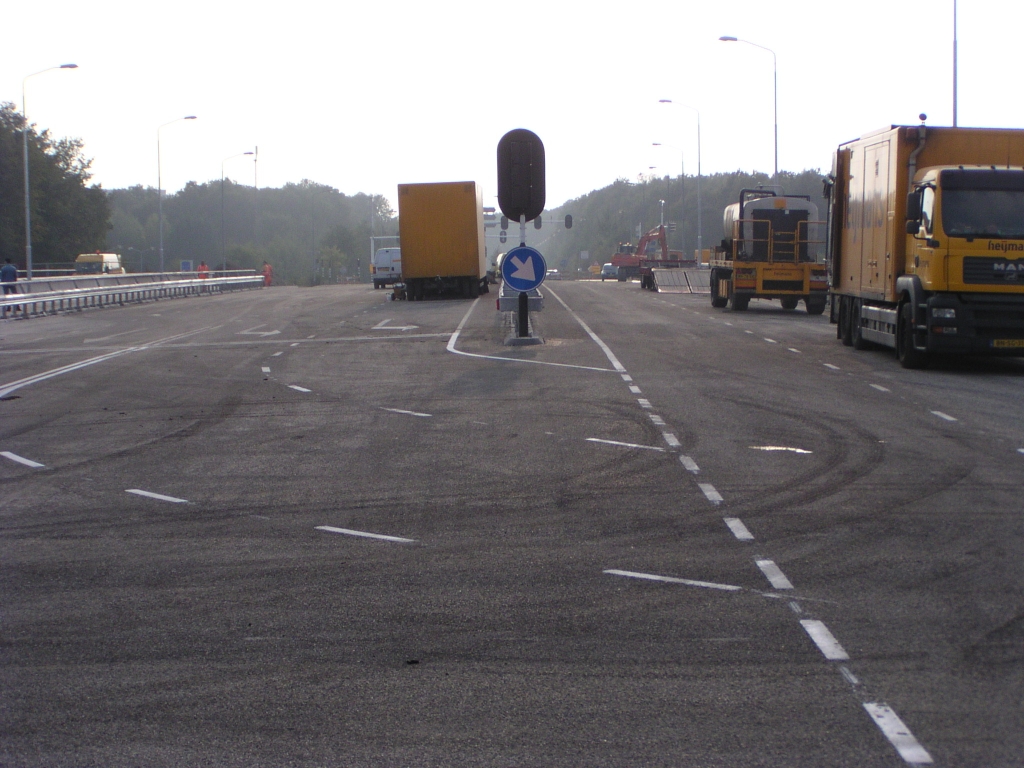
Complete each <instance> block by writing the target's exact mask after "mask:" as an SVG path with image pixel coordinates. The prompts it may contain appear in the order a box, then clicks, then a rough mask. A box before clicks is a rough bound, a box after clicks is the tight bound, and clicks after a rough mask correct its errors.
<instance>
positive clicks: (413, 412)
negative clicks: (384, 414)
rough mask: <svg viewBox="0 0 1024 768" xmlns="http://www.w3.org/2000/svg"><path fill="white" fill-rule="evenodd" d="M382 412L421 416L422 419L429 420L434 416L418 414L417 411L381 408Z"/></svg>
mask: <svg viewBox="0 0 1024 768" xmlns="http://www.w3.org/2000/svg"><path fill="white" fill-rule="evenodd" d="M381 410H382V411H389V412H391V413H404V414H405V415H406V416H419V417H420V418H424V419H429V418H430V417H431V416H433V414H432V413H418V412H417V411H406V410H404V409H403V408H381Z"/></svg>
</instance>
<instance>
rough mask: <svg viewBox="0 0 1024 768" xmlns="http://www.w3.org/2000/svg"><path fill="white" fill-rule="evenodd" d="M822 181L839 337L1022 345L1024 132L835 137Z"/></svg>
mask: <svg viewBox="0 0 1024 768" xmlns="http://www.w3.org/2000/svg"><path fill="white" fill-rule="evenodd" d="M923 119H924V116H923V115H922V120H923ZM826 186H827V188H828V190H829V202H830V204H829V234H828V258H829V264H830V267H831V272H832V275H831V289H832V297H833V300H832V309H831V312H830V320H831V322H833V323H835V324H836V335H837V337H838V338H839V339H840V340H842V342H843V344H845V345H847V346H853V347H854V348H856V349H864V348H866V347H869V346H871V345H872V344H880V345H882V346H885V347H891V348H892V349H894V350H895V353H896V357H897V358H898V359H899V361H900V363H901V364H902V365H903V367H905V368H920V367H923V366H924V365H926V364H927V362H928V359H929V357H931V356H933V355H935V354H944V353H950V354H986V355H1005V356H1020V355H1024V131H1022V130H1003V129H988V128H946V127H942V128H930V127H926V126H925V125H924V124H923V123H922V124H921V125H920V126H891V127H889V128H885V129H882V130H879V131H875V132H873V133H869V134H867V135H865V136H863V137H861V138H860V139H856V140H854V141H850V142H847V143H845V144H841V145H840V146H839V148H838V149H837V150H836V153H835V155H834V157H833V163H832V172H831V174H830V175H829V177H828V179H827V181H826Z"/></svg>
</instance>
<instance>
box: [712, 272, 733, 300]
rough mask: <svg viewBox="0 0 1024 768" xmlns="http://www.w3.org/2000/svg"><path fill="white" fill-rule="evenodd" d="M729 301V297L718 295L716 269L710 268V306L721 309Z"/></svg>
mask: <svg viewBox="0 0 1024 768" xmlns="http://www.w3.org/2000/svg"><path fill="white" fill-rule="evenodd" d="M728 303H729V299H727V298H725V297H724V296H719V295H718V270H717V269H713V270H711V306H712V307H714V308H715V309H721V308H722V307H724V306H725V305H726V304H728Z"/></svg>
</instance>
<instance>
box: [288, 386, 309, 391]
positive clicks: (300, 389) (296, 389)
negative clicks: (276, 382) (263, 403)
mask: <svg viewBox="0 0 1024 768" xmlns="http://www.w3.org/2000/svg"><path fill="white" fill-rule="evenodd" d="M288 389H294V390H295V391H296V392H312V391H313V390H312V389H306V388H305V387H300V386H299V385H298V384H289V385H288Z"/></svg>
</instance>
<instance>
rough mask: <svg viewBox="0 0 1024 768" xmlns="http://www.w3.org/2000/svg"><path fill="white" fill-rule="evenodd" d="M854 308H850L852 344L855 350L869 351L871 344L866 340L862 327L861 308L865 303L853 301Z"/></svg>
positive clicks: (858, 300) (857, 300)
mask: <svg viewBox="0 0 1024 768" xmlns="http://www.w3.org/2000/svg"><path fill="white" fill-rule="evenodd" d="M851 303H852V304H853V306H852V307H851V308H850V343H851V345H852V346H853V348H854V349H867V348H868V347H870V346H871V342H869V341H868V340H867V339H865V338H864V335H863V331H864V327H863V326H862V325H861V307H863V302H862V301H861V300H860V299H853V301H852V302H851Z"/></svg>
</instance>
